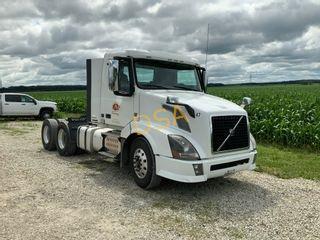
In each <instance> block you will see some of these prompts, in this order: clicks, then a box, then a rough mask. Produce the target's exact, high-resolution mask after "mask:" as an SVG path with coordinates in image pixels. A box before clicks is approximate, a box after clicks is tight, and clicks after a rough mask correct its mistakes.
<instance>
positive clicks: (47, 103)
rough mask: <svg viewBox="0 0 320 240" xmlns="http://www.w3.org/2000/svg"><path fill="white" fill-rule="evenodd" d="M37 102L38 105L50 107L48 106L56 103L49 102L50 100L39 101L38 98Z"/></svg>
mask: <svg viewBox="0 0 320 240" xmlns="http://www.w3.org/2000/svg"><path fill="white" fill-rule="evenodd" d="M37 102H38V104H39V105H40V106H43V107H50V106H52V107H54V106H56V105H57V103H56V102H51V101H39V100H37Z"/></svg>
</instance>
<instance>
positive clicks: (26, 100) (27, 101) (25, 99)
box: [21, 95, 33, 103]
mask: <svg viewBox="0 0 320 240" xmlns="http://www.w3.org/2000/svg"><path fill="white" fill-rule="evenodd" d="M21 102H26V103H33V99H32V98H31V97H28V96H25V95H21Z"/></svg>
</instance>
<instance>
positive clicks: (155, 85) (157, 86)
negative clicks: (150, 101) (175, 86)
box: [142, 84, 171, 89]
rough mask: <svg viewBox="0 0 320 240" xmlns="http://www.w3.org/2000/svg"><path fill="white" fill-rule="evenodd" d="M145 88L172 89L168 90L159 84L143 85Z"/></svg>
mask: <svg viewBox="0 0 320 240" xmlns="http://www.w3.org/2000/svg"><path fill="white" fill-rule="evenodd" d="M142 86H143V87H145V88H149V87H151V88H157V89H171V88H168V87H166V86H162V85H157V84H146V85H142Z"/></svg>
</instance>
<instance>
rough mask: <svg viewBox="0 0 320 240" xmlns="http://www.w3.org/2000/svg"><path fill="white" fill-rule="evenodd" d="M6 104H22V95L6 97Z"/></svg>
mask: <svg viewBox="0 0 320 240" xmlns="http://www.w3.org/2000/svg"><path fill="white" fill-rule="evenodd" d="M5 99H6V102H21V96H20V95H6V97H5Z"/></svg>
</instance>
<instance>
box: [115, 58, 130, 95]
mask: <svg viewBox="0 0 320 240" xmlns="http://www.w3.org/2000/svg"><path fill="white" fill-rule="evenodd" d="M130 75H131V74H130V62H129V61H127V60H120V62H119V73H118V91H117V92H116V94H118V95H128V94H129V93H130Z"/></svg>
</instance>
